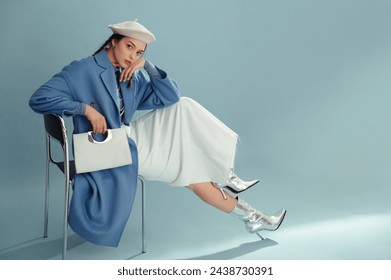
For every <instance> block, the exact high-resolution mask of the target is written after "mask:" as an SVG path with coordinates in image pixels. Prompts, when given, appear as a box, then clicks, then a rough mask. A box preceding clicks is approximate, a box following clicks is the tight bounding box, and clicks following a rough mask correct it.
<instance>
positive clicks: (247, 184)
mask: <svg viewBox="0 0 391 280" xmlns="http://www.w3.org/2000/svg"><path fill="white" fill-rule="evenodd" d="M258 182H259V180H252V181H243V180H242V179H240V178H239V177H238V176H237V175H236V174H235V173H234V172H233V170H232V169H231V171H230V172H229V175H228V180H227V182H226V183H225V184H217V183H214V185H215V187H217V188H219V189H220V191H221V193H222V194H223V196H224V198H225V199H226V196H225V194H224V189H228V190H230V191H231V192H233V193H236V194H237V193H240V192H242V191H245V190H247V189H249V188H251V187H252V186H254V185H255V184H257V183H258Z"/></svg>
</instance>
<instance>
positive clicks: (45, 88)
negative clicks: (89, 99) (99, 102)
mask: <svg viewBox="0 0 391 280" xmlns="http://www.w3.org/2000/svg"><path fill="white" fill-rule="evenodd" d="M64 69H65V68H64ZM29 105H30V107H31V109H33V110H34V111H35V112H37V113H40V114H58V115H62V116H74V115H84V114H85V106H86V105H85V104H83V103H81V102H79V101H77V100H76V99H75V96H74V93H73V91H72V87H71V86H70V83H69V80H68V78H67V74H66V70H62V71H61V72H60V73H58V74H56V75H54V76H53V77H52V78H51V79H50V80H49V81H48V82H46V83H45V84H43V85H42V86H41V87H40V88H38V90H37V91H36V92H35V93H34V94H33V95H32V96H31V98H30V102H29Z"/></svg>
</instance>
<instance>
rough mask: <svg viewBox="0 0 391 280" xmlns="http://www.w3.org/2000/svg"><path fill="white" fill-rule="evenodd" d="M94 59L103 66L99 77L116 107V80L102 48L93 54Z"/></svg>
mask: <svg viewBox="0 0 391 280" xmlns="http://www.w3.org/2000/svg"><path fill="white" fill-rule="evenodd" d="M95 60H96V62H97V63H98V64H99V65H100V66H101V67H103V68H104V70H103V72H102V73H101V74H100V77H101V79H102V82H103V84H104V85H105V87H106V90H107V92H108V93H109V95H110V96H111V98H112V100H113V102H114V104H116V106H117V108H118V96H117V81H116V80H115V73H114V68H113V66H112V64H111V62H110V60H109V58H108V57H107V54H106V52H105V51H104V50H103V51H101V52H99V53H98V54H96V55H95Z"/></svg>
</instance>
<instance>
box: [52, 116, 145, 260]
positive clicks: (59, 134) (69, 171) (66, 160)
mask: <svg viewBox="0 0 391 280" xmlns="http://www.w3.org/2000/svg"><path fill="white" fill-rule="evenodd" d="M44 123H45V130H46V178H45V214H44V238H47V237H48V218H49V171H50V165H51V164H55V165H56V166H57V167H58V168H59V169H60V170H61V171H62V172H63V173H64V176H65V186H64V187H65V200H64V220H63V223H64V224H63V226H64V231H63V244H62V259H65V257H66V253H67V241H68V208H69V189H70V186H71V183H72V179H73V177H74V176H75V173H76V169H75V162H74V161H73V160H70V157H69V144H68V137H67V129H66V124H65V121H64V119H63V118H62V117H61V116H59V115H52V114H50V115H44ZM52 140H55V141H56V142H57V143H59V144H60V145H61V147H62V151H63V160H62V161H56V160H54V159H53V156H52V147H51V144H52V142H53V141H52ZM138 179H139V181H140V183H141V196H142V201H141V215H142V217H141V220H142V228H141V242H142V244H141V246H142V252H143V253H145V252H146V248H145V181H144V179H143V178H142V177H140V176H139V177H138Z"/></svg>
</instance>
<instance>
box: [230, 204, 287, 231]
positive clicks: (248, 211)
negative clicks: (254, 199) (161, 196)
mask: <svg viewBox="0 0 391 280" xmlns="http://www.w3.org/2000/svg"><path fill="white" fill-rule="evenodd" d="M237 200H238V203H237V204H236V206H235V208H234V209H233V210H232V212H231V213H230V214H231V215H232V216H234V217H237V218H239V219H240V220H242V221H243V222H244V223H245V225H246V229H247V231H248V232H250V233H256V234H257V235H258V236H259V237H261V238H262V239H263V237H262V236H261V235H260V234H259V233H258V231H261V230H270V231H274V230H277V229H278V228H279V227H280V225H281V223H282V221H283V220H284V218H285V214H286V210H285V209H282V210H280V211H279V212H277V213H276V214H274V215H273V216H267V215H265V214H264V213H262V212H261V211H259V210H257V209H255V208H253V207H252V206H251V205H249V204H248V203H247V202H245V201H243V200H241V199H240V198H237Z"/></svg>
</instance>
